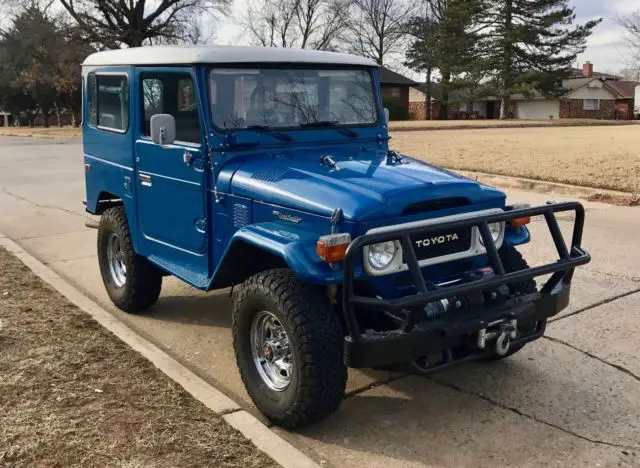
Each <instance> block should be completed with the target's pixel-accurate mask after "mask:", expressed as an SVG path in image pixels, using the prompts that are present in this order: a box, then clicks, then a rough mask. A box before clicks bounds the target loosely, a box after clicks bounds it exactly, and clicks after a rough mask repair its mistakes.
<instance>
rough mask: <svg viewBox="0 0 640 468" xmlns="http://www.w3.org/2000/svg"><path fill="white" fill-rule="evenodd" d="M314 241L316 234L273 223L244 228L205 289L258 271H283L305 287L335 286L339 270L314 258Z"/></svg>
mask: <svg viewBox="0 0 640 468" xmlns="http://www.w3.org/2000/svg"><path fill="white" fill-rule="evenodd" d="M318 237H319V235H318V234H317V233H314V232H309V231H304V230H301V229H297V228H295V227H291V226H285V225H283V224H279V223H273V222H267V223H260V224H253V225H251V226H247V227H244V228H242V229H240V230H238V231H236V232H235V234H234V235H233V237H232V238H231V240H230V242H229V246H228V247H227V250H226V251H225V253H224V256H223V257H222V260H221V261H220V264H219V265H218V267H217V268H216V271H215V273H214V275H213V278H212V281H211V284H210V286H209V289H219V288H224V287H228V286H231V285H233V284H239V283H242V282H243V281H244V280H246V279H247V278H249V277H250V276H252V275H254V274H256V273H258V272H260V271H264V270H268V269H271V268H283V267H284V268H289V269H290V270H291V271H293V272H294V273H295V275H296V276H297V277H298V278H299V279H300V280H302V281H304V282H307V283H312V284H319V285H328V284H339V283H341V282H342V277H343V276H342V270H334V269H333V268H331V267H330V266H329V265H328V264H327V263H326V262H324V261H323V260H321V259H320V257H318V254H317V253H316V243H317V241H318Z"/></svg>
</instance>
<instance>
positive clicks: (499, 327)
mask: <svg viewBox="0 0 640 468" xmlns="http://www.w3.org/2000/svg"><path fill="white" fill-rule="evenodd" d="M517 330H518V321H517V320H508V321H499V322H493V323H490V324H489V327H487V328H484V329H482V330H480V331H478V335H477V345H478V348H480V349H486V347H487V341H491V340H493V339H495V342H494V345H493V348H494V351H495V353H496V354H497V355H498V356H505V355H506V354H507V353H508V352H509V349H510V348H511V341H512V340H514V339H515V338H516V336H517Z"/></svg>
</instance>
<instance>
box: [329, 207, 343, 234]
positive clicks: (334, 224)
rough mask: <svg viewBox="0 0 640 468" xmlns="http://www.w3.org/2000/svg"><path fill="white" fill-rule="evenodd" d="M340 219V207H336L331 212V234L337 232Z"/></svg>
mask: <svg viewBox="0 0 640 468" xmlns="http://www.w3.org/2000/svg"><path fill="white" fill-rule="evenodd" d="M340 221H342V209H341V208H336V209H335V210H333V213H331V234H336V233H337V232H338V224H339V223H340Z"/></svg>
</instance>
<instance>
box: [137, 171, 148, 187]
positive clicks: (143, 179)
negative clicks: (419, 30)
mask: <svg viewBox="0 0 640 468" xmlns="http://www.w3.org/2000/svg"><path fill="white" fill-rule="evenodd" d="M138 179H140V183H141V184H142V185H144V186H146V187H151V176H150V175H149V174H138Z"/></svg>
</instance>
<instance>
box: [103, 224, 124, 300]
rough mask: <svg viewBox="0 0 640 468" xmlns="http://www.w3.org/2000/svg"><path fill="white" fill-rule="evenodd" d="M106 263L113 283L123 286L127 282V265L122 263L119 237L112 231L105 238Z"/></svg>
mask: <svg viewBox="0 0 640 468" xmlns="http://www.w3.org/2000/svg"><path fill="white" fill-rule="evenodd" d="M107 264H108V265H109V275H110V276H111V279H112V280H113V282H114V284H115V285H116V286H117V287H119V288H121V287H123V286H124V285H125V283H126V282H127V266H126V265H125V263H124V253H123V252H122V245H121V244H120V238H119V237H118V236H117V235H116V234H115V233H113V232H112V233H111V234H110V235H109V239H108V240H107Z"/></svg>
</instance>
